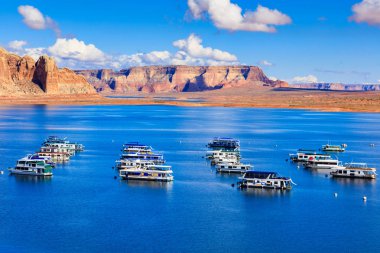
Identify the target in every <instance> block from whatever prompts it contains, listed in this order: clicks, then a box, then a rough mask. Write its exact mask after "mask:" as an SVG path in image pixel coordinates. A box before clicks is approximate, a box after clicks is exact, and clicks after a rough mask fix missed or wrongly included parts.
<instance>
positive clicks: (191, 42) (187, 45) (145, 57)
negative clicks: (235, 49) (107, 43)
mask: <svg viewBox="0 0 380 253" xmlns="http://www.w3.org/2000/svg"><path fill="white" fill-rule="evenodd" d="M173 46H174V47H175V48H177V49H178V50H177V51H176V52H174V53H170V52H169V51H152V52H150V53H138V54H133V55H121V56H119V57H117V59H116V60H115V61H114V62H113V66H116V67H117V66H120V67H127V66H136V65H137V66H142V65H226V64H238V63H239V62H238V59H237V57H236V56H235V55H233V54H231V53H229V52H226V51H222V50H219V49H215V48H211V47H205V46H203V44H202V39H201V38H200V37H198V36H196V35H195V34H190V36H189V37H188V38H186V39H181V40H177V41H174V42H173Z"/></svg>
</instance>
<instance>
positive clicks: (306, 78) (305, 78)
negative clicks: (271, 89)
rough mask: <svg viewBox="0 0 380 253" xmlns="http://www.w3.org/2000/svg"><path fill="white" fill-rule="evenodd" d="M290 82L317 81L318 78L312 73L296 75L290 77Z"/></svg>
mask: <svg viewBox="0 0 380 253" xmlns="http://www.w3.org/2000/svg"><path fill="white" fill-rule="evenodd" d="M292 83H318V78H317V77H316V76H314V75H308V76H296V77H294V78H293V79H292Z"/></svg>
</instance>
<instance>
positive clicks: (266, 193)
mask: <svg viewBox="0 0 380 253" xmlns="http://www.w3.org/2000/svg"><path fill="white" fill-rule="evenodd" d="M239 191H241V192H242V193H243V195H244V196H247V197H265V198H273V197H289V196H290V194H291V191H289V190H275V189H262V188H245V189H239Z"/></svg>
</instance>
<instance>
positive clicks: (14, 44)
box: [8, 40, 28, 52]
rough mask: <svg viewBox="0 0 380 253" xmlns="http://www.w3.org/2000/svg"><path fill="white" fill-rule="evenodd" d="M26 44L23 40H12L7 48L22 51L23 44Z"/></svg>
mask: <svg viewBox="0 0 380 253" xmlns="http://www.w3.org/2000/svg"><path fill="white" fill-rule="evenodd" d="M26 44H28V43H27V42H26V41H24V40H13V41H10V42H9V43H8V48H9V49H10V50H13V51H16V52H18V51H22V50H23V49H24V46H25V45H26Z"/></svg>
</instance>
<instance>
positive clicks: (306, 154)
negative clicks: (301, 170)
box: [289, 149, 331, 162]
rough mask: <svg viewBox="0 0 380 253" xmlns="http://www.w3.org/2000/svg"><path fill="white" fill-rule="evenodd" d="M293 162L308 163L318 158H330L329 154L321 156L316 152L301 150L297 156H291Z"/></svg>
mask: <svg viewBox="0 0 380 253" xmlns="http://www.w3.org/2000/svg"><path fill="white" fill-rule="evenodd" d="M289 156H290V160H292V161H293V162H308V161H310V160H314V159H316V158H320V157H321V158H330V157H331V156H330V155H328V154H319V153H317V152H316V151H315V150H307V149H299V150H298V151H297V153H296V154H289Z"/></svg>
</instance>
